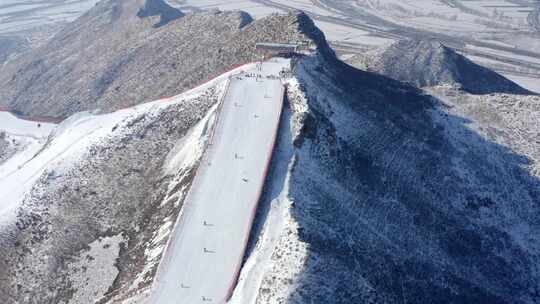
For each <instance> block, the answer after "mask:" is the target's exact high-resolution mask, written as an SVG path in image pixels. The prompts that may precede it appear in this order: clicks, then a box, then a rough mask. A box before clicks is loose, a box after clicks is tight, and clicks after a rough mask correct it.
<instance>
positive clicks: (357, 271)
mask: <svg viewBox="0 0 540 304" xmlns="http://www.w3.org/2000/svg"><path fill="white" fill-rule="evenodd" d="M294 75H295V78H296V80H293V81H291V82H290V83H289V90H288V96H289V111H288V112H287V113H286V115H285V116H284V117H285V118H286V121H284V122H283V126H282V128H281V132H280V143H279V147H278V150H277V152H276V155H275V157H274V160H273V165H272V170H271V175H270V178H269V182H268V184H267V185H266V190H265V193H266V194H265V197H264V199H263V200H262V201H261V203H262V206H263V207H262V208H261V210H262V211H261V212H260V214H259V217H258V218H259V222H260V223H261V224H260V227H259V229H258V231H261V232H259V234H255V235H254V236H253V240H254V242H256V241H257V242H258V244H257V246H254V249H253V251H252V253H251V256H250V257H249V258H248V260H247V262H246V265H251V266H249V267H248V268H250V267H251V269H246V270H245V271H244V273H243V277H242V281H245V282H260V284H257V283H245V284H246V285H248V287H250V288H256V289H258V294H257V296H256V303H276V302H280V301H283V302H286V303H537V302H538V301H540V297H539V294H540V290H539V289H538V286H539V282H540V273H539V270H540V269H539V266H538V265H540V264H539V263H538V262H539V261H540V260H539V253H540V251H539V250H540V247H539V245H540V221H539V220H538V219H539V215H540V214H539V213H540V180H539V178H540V170H539V169H540V155H539V152H538V149H537V147H538V143H540V138H539V137H538V134H539V130H538V124H537V123H536V121H538V118H539V117H540V98H538V97H537V96H520V95H492V96H489V95H486V96H473V95H469V94H467V93H463V92H461V91H459V90H457V91H453V93H454V97H453V98H444V99H443V98H442V97H441V98H440V99H439V98H435V97H434V96H439V95H441V96H442V94H439V93H442V92H445V94H446V93H449V91H448V90H447V88H440V91H439V92H438V93H437V94H436V95H435V93H436V92H433V94H434V95H431V96H430V95H429V94H427V93H424V92H422V91H420V90H418V89H415V88H413V87H410V86H408V85H405V84H402V83H399V82H396V81H394V80H392V79H389V78H386V77H384V76H380V75H376V74H372V73H369V72H362V71H358V70H355V69H353V68H351V67H349V66H346V65H344V64H343V63H340V62H337V61H335V60H329V59H328V58H322V57H321V56H318V57H313V58H305V59H303V60H301V61H299V62H298V63H297V65H296V69H295V72H294ZM444 96H446V95H444ZM276 218H278V219H279V220H276ZM276 231H279V232H276ZM265 256H267V259H266V262H265V263H262V262H261V261H265V259H264V257H265ZM250 259H251V260H252V261H251V260H250ZM257 264H262V265H261V266H257ZM268 269H269V270H268ZM260 273H263V275H257V274H260ZM250 284H252V285H250ZM248 287H243V288H248ZM249 294H250V293H249V292H244V291H243V290H237V292H236V295H241V296H240V298H243V299H244V300H245V299H246V295H249ZM285 299H286V300H285ZM238 303H249V302H247V301H238Z"/></svg>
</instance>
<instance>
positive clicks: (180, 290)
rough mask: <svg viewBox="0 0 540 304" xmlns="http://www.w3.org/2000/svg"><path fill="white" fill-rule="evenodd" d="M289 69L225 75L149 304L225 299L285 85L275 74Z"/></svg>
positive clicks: (268, 66) (282, 63) (276, 66)
mask: <svg viewBox="0 0 540 304" xmlns="http://www.w3.org/2000/svg"><path fill="white" fill-rule="evenodd" d="M289 64H290V62H289V60H286V59H273V60H272V61H271V62H265V63H264V64H263V66H262V71H258V70H257V68H256V66H255V65H250V66H248V67H247V68H246V69H245V72H244V73H243V74H240V75H236V76H233V77H231V80H230V81H231V82H230V86H229V90H228V92H227V93H226V96H225V98H224V100H223V104H222V105H221V111H220V113H219V114H218V115H219V116H218V122H217V125H216V126H215V135H214V137H213V139H212V141H211V145H210V147H209V148H208V149H207V151H206V154H205V156H204V158H203V159H204V160H203V163H202V164H201V166H200V167H199V169H198V171H197V174H196V177H195V180H194V182H193V185H192V187H191V189H190V192H189V194H188V196H187V199H186V203H185V205H184V207H183V210H182V214H181V215H180V217H179V220H178V222H177V224H176V227H175V231H174V233H173V235H172V236H171V240H170V243H169V245H168V248H167V250H166V252H165V253H164V258H163V260H162V263H161V265H160V269H159V271H158V274H157V277H156V280H155V285H154V292H153V295H152V299H151V301H150V303H158V304H169V303H170V304H173V303H174V304H193V303H225V302H226V301H227V299H228V297H229V296H230V295H231V293H232V290H233V288H234V285H235V281H236V278H237V276H238V273H239V271H240V267H241V263H242V258H243V255H244V251H245V246H246V243H247V240H248V237H249V233H250V230H251V225H252V222H253V217H254V215H255V210H256V207H257V203H258V199H259V196H260V193H261V191H262V187H263V184H264V180H265V177H266V171H267V167H268V165H269V161H270V158H271V156H272V150H273V147H274V141H275V137H276V133H277V128H278V125H279V118H280V114H281V109H282V104H283V94H284V91H283V90H284V86H283V84H282V81H281V80H280V79H278V78H277V76H278V75H279V72H280V71H281V70H282V69H283V68H287V69H288V68H289ZM250 73H253V74H261V75H263V77H262V79H260V80H256V79H255V78H253V77H247V76H246V75H248V74H250ZM269 75H273V76H276V79H271V78H268V77H267V76H269ZM205 223H206V224H205Z"/></svg>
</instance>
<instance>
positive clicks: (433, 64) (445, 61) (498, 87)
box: [350, 39, 530, 95]
mask: <svg viewBox="0 0 540 304" xmlns="http://www.w3.org/2000/svg"><path fill="white" fill-rule="evenodd" d="M350 63H351V64H352V65H354V66H357V67H360V68H363V69H366V70H367V71H371V72H375V73H378V74H382V75H385V76H388V77H390V78H393V79H397V80H399V81H403V82H407V83H410V84H412V85H415V86H418V87H426V86H435V85H443V84H449V85H456V86H459V87H460V88H461V89H463V90H464V91H466V92H469V93H472V94H488V93H510V94H525V95H526V94H530V92H528V91H527V90H526V89H524V88H522V87H520V86H519V85H517V84H516V83H514V82H512V81H511V80H509V79H507V78H505V77H504V76H502V75H500V74H497V73H496V72H494V71H492V70H490V69H487V68H485V67H483V66H480V65H478V64H476V63H474V62H472V61H470V60H469V59H467V58H466V57H464V56H462V55H460V54H458V53H456V52H455V51H454V50H452V49H451V48H448V47H446V46H444V45H443V44H441V43H440V42H438V41H435V40H427V39H417V40H415V39H406V40H400V41H398V42H396V43H394V44H392V45H390V46H389V47H386V48H381V49H379V50H376V51H374V52H369V53H367V54H365V55H359V56H356V57H355V58H352V59H350Z"/></svg>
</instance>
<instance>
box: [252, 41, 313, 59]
mask: <svg viewBox="0 0 540 304" xmlns="http://www.w3.org/2000/svg"><path fill="white" fill-rule="evenodd" d="M305 44H306V43H271V42H260V43H256V44H255V49H256V50H257V51H258V52H260V53H261V54H262V55H264V56H265V57H268V56H290V55H293V54H297V53H300V52H301V51H302V50H303V49H305V48H306V47H304V45H305Z"/></svg>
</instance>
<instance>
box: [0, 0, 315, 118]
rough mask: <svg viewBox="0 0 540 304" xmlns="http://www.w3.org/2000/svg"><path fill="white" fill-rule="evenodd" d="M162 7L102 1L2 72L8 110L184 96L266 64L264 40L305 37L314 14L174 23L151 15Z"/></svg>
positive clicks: (52, 111) (228, 15) (238, 15)
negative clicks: (242, 67)
mask: <svg viewBox="0 0 540 304" xmlns="http://www.w3.org/2000/svg"><path fill="white" fill-rule="evenodd" d="M160 3H162V2H161V1H149V2H146V4H144V3H142V1H122V0H107V1H102V2H100V3H98V4H97V5H96V6H95V7H94V8H93V9H92V10H91V11H89V12H88V13H87V14H85V15H84V16H82V17H81V18H79V19H78V20H76V21H74V22H73V23H71V24H70V25H68V26H67V27H66V28H65V29H64V30H62V31H61V32H59V33H58V34H57V35H56V36H55V37H54V38H53V39H52V40H51V41H50V42H49V43H48V44H47V45H45V46H43V47H41V48H39V49H38V50H36V51H34V52H32V53H31V54H28V55H27V56H25V57H24V58H20V59H19V60H16V61H14V62H12V63H11V64H9V65H8V66H5V67H4V68H3V69H2V71H1V73H0V105H4V106H6V107H8V108H9V109H11V110H13V111H17V112H21V113H23V114H26V115H31V116H36V115H37V116H53V117H66V116H68V115H70V114H73V113H76V112H78V111H83V110H94V109H101V110H103V111H112V110H115V109H119V108H123V107H127V106H132V105H135V104H138V103H141V102H144V101H151V100H155V99H158V98H161V97H163V96H173V95H176V94H179V93H181V92H183V91H185V90H186V89H189V88H192V87H194V86H196V85H198V84H200V83H201V82H202V81H204V80H207V79H208V78H211V77H213V76H215V75H219V74H220V73H223V72H225V71H227V70H229V69H230V68H231V67H233V66H235V65H238V64H243V63H246V62H250V61H253V60H257V59H260V55H259V54H257V52H256V51H255V43H256V42H261V41H278V42H289V41H298V40H303V39H305V36H304V35H303V34H301V33H299V32H298V31H297V30H296V28H297V26H296V24H297V23H298V22H302V19H304V18H307V16H305V17H303V16H300V17H298V16H297V15H296V14H292V15H285V16H270V17H268V18H263V19H261V20H257V21H252V19H251V17H250V16H249V15H248V14H246V13H243V12H219V11H213V12H203V13H200V14H191V15H186V16H184V17H181V18H178V19H174V20H169V19H171V18H169V17H163V16H170V15H171V14H172V15H174V16H175V17H178V15H179V13H178V12H177V11H170V10H166V12H165V14H162V15H161V17H159V16H154V17H144V16H148V15H151V16H152V15H155V14H156V13H157V12H161V11H162V9H161V7H162V5H161V4H160ZM143 5H144V6H143ZM137 15H139V16H142V17H137ZM163 18H165V19H166V20H169V22H168V23H166V24H163V22H162V21H163ZM157 24H159V25H161V26H159V27H155V26H154V25H157Z"/></svg>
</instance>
